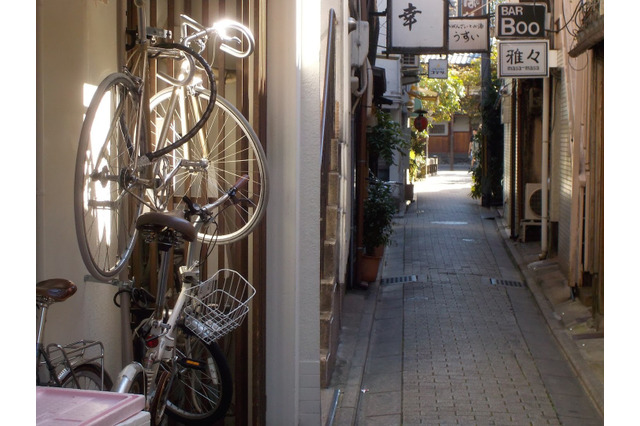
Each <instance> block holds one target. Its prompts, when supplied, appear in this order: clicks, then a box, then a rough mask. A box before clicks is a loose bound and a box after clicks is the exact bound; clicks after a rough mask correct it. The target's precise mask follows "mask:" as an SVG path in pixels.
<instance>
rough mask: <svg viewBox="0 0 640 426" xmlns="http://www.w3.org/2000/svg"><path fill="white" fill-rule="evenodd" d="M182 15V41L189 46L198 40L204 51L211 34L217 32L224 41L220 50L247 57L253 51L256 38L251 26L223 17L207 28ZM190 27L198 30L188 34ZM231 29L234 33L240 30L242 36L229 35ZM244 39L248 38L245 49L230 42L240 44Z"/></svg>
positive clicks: (238, 56) (239, 56)
mask: <svg viewBox="0 0 640 426" xmlns="http://www.w3.org/2000/svg"><path fill="white" fill-rule="evenodd" d="M180 17H181V18H182V20H183V22H182V40H181V43H182V44H184V45H185V46H187V47H190V46H191V43H192V42H196V43H198V44H199V45H200V51H202V50H204V47H205V45H206V40H207V38H208V36H209V34H215V35H216V36H217V37H219V38H220V40H221V41H222V42H221V44H220V50H222V51H223V52H227V53H229V54H231V55H233V56H235V57H237V58H246V57H247V56H249V55H251V54H252V53H253V50H254V48H255V39H254V38H253V34H252V33H251V30H249V28H247V27H245V26H244V25H242V24H241V23H239V22H236V21H233V20H230V19H223V20H221V21H218V22H216V23H214V24H213V25H212V26H211V27H210V28H206V27H204V26H203V25H202V24H200V23H198V22H197V21H195V20H194V19H192V18H190V17H189V16H187V15H184V14H182V15H180ZM189 28H190V29H192V30H195V31H196V32H195V33H193V34H191V35H187V33H188V31H189ZM229 31H231V33H232V34H233V31H237V32H239V33H240V37H237V36H233V35H228V33H229ZM243 40H246V42H247V45H248V46H247V47H246V49H244V50H240V49H236V48H235V47H232V46H231V45H230V44H229V43H230V42H233V43H235V44H238V45H239V44H242V42H243Z"/></svg>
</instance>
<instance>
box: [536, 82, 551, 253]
mask: <svg viewBox="0 0 640 426" xmlns="http://www.w3.org/2000/svg"><path fill="white" fill-rule="evenodd" d="M549 84H550V83H549V77H545V78H544V79H543V83H542V179H541V180H542V182H541V184H542V224H541V226H540V228H541V229H540V231H541V232H540V246H541V250H542V251H541V252H540V255H539V256H538V257H539V258H540V259H546V258H547V250H548V246H549V245H548V242H547V240H548V236H549V177H548V174H549V92H550V90H549Z"/></svg>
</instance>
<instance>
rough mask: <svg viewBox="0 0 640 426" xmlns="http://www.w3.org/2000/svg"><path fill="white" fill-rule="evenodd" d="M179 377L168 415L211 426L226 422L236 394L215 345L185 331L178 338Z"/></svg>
mask: <svg viewBox="0 0 640 426" xmlns="http://www.w3.org/2000/svg"><path fill="white" fill-rule="evenodd" d="M175 343H176V345H175V347H176V356H177V358H178V359H177V363H178V365H177V373H176V375H175V376H174V377H173V378H172V381H171V388H170V389H169V395H168V398H167V406H166V411H165V413H166V414H167V415H169V417H172V418H174V419H175V420H177V421H182V422H185V423H188V424H193V425H210V424H212V423H213V422H215V421H217V420H220V419H222V418H224V416H225V414H226V413H227V410H228V409H229V405H230V404H231V397H232V394H233V381H232V377H231V371H230V370H229V365H228V364H227V360H226V358H225V356H224V354H223V353H222V351H221V350H220V347H219V346H218V345H217V344H216V343H211V344H209V345H208V344H206V343H204V342H203V341H202V340H200V339H199V338H197V337H196V336H195V335H194V334H193V333H191V332H190V331H188V330H186V329H185V328H183V327H180V328H178V330H177V336H176V341H175Z"/></svg>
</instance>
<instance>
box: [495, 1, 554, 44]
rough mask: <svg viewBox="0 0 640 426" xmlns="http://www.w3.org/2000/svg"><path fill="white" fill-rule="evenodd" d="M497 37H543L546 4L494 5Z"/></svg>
mask: <svg viewBox="0 0 640 426" xmlns="http://www.w3.org/2000/svg"><path fill="white" fill-rule="evenodd" d="M496 9H497V12H496V15H497V16H496V22H497V24H498V35H497V38H543V37H545V35H546V34H545V31H544V29H545V25H544V23H545V19H546V15H547V5H545V4H544V3H543V4H524V3H503V4H499V5H497V6H496Z"/></svg>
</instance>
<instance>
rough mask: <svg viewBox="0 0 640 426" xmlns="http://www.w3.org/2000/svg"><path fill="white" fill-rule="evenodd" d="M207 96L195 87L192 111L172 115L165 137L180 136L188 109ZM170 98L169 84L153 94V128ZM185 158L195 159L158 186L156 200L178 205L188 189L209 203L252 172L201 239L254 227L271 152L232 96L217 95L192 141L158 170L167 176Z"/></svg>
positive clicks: (226, 239) (232, 237) (228, 237)
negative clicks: (268, 156) (267, 159)
mask: <svg viewBox="0 0 640 426" xmlns="http://www.w3.org/2000/svg"><path fill="white" fill-rule="evenodd" d="M208 96H209V95H208V91H207V90H206V89H196V90H195V92H194V93H193V94H192V95H191V96H190V98H189V101H190V102H186V104H187V105H191V107H190V108H191V112H182V113H180V112H176V113H174V114H173V115H172V121H171V124H170V126H168V127H169V131H168V132H167V134H166V139H167V141H166V142H165V143H171V141H172V140H173V139H175V138H178V137H179V136H180V128H181V124H182V122H181V120H188V119H189V118H188V117H187V118H184V115H185V114H194V113H193V111H194V110H195V111H197V108H198V107H199V105H200V104H201V103H203V102H206V100H207V99H208ZM170 99H171V90H170V89H165V90H163V91H161V92H159V93H158V94H157V95H155V96H154V97H153V98H152V99H151V102H150V111H151V120H150V121H151V129H150V130H151V133H152V134H155V133H154V132H157V131H158V129H159V128H160V127H161V126H162V125H164V120H165V117H166V115H167V112H166V111H167V109H168V108H169V104H170ZM152 137H153V136H152ZM181 160H189V161H191V164H192V165H191V166H190V167H188V168H187V167H185V168H181V169H179V171H178V172H177V173H176V174H175V175H174V176H173V178H172V179H171V182H167V183H166V184H165V185H164V188H163V190H161V191H157V192H156V195H157V196H158V197H159V198H158V200H156V203H157V204H158V205H159V206H161V207H167V205H168V204H169V202H170V200H172V201H173V202H174V203H175V204H176V205H175V206H173V207H176V206H178V205H179V204H180V203H181V202H182V197H183V196H184V195H187V196H189V197H190V198H191V200H192V201H193V202H195V203H197V204H200V205H204V204H206V203H209V202H211V201H213V200H216V199H218V198H219V197H220V196H221V195H223V194H224V193H226V192H227V191H228V190H229V189H230V188H231V187H232V186H233V185H234V183H235V182H236V181H237V180H238V179H239V178H240V177H241V176H244V175H248V176H249V180H248V182H247V185H246V186H245V187H243V188H241V190H240V191H239V193H238V197H237V198H238V200H239V201H238V202H237V203H235V204H226V205H224V206H221V207H220V208H219V210H218V211H217V212H214V216H215V224H216V226H210V227H208V228H206V229H205V228H203V230H202V231H201V232H200V233H199V234H198V239H199V240H200V241H202V242H204V243H210V242H213V241H215V242H217V243H220V244H229V243H232V242H235V241H238V240H240V239H242V238H244V237H246V236H247V235H248V234H249V233H251V232H252V231H253V229H254V228H255V226H256V225H257V224H258V223H259V222H260V220H261V219H262V217H263V215H264V213H265V210H266V205H267V202H268V187H269V185H268V173H267V164H266V155H265V153H264V150H263V148H262V145H261V143H260V141H259V139H258V136H257V135H256V134H255V132H254V131H253V129H252V127H251V125H250V124H249V122H248V121H247V120H246V119H245V118H244V116H243V115H242V114H241V113H240V112H239V111H238V110H237V109H236V108H235V107H234V106H233V105H232V104H231V103H230V102H229V101H228V100H226V99H224V98H223V97H221V96H217V97H216V108H215V109H214V112H213V113H212V114H211V116H210V117H209V119H208V120H207V122H206V124H205V125H204V127H203V128H202V131H201V132H200V133H199V134H198V135H197V136H196V137H195V138H193V139H192V140H191V141H190V142H189V143H188V144H185V145H183V146H182V147H180V148H178V149H175V150H173V151H172V152H171V153H170V154H168V155H167V156H166V157H165V158H164V159H163V160H161V161H159V162H157V164H156V165H157V170H156V171H155V172H154V173H155V175H156V176H167V175H168V174H169V173H171V171H173V170H174V169H175V168H176V166H177V165H178V164H179V162H180V161H181ZM194 163H198V164H200V165H193V164H194ZM160 179H164V178H162V177H161V178H160Z"/></svg>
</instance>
